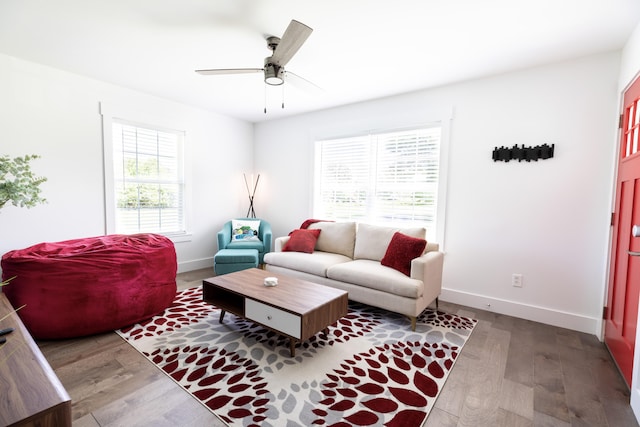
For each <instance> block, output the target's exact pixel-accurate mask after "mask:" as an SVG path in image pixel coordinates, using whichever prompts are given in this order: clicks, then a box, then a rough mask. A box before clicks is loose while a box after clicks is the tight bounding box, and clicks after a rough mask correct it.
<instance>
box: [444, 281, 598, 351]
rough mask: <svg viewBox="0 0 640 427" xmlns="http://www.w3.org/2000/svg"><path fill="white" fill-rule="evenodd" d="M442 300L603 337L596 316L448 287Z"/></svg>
mask: <svg viewBox="0 0 640 427" xmlns="http://www.w3.org/2000/svg"><path fill="white" fill-rule="evenodd" d="M440 300H441V301H447V302H451V303H454V304H460V305H465V306H467V307H473V308H478V309H481V310H486V311H493V312H496V313H500V314H506V315H508V316H513V317H518V318H521V319H527V320H532V321H534V322H539V323H544V324H547V325H552V326H558V327H561V328H567V329H571V330H574V331H579V332H584V333H587V334H592V335H595V336H596V337H598V339H600V340H601V339H602V338H601V331H600V328H601V326H600V325H601V322H602V321H601V319H598V318H594V317H588V316H583V315H580V314H575V313H568V312H564V311H559V310H553V309H550V308H546V307H538V306H534V305H528V304H522V303H520V302H514V301H507V300H503V299H499V298H492V297H487V296H484V295H479V294H473V293H470V292H462V291H457V290H453V289H447V288H442V293H441V294H440Z"/></svg>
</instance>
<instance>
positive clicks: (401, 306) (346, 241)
mask: <svg viewBox="0 0 640 427" xmlns="http://www.w3.org/2000/svg"><path fill="white" fill-rule="evenodd" d="M308 228H309V229H320V230H321V231H320V235H319V236H318V239H317V241H316V243H315V247H314V249H313V252H312V253H304V252H291V251H286V252H284V251H283V250H282V249H283V247H284V246H285V244H286V243H287V241H288V240H289V238H290V237H289V236H286V237H278V238H277V239H276V240H275V242H274V252H270V253H268V254H266V255H265V257H264V262H265V269H266V270H268V271H272V272H274V273H276V274H274V275H277V273H284V274H288V275H291V276H295V277H298V278H301V279H303V280H307V281H310V282H315V283H320V284H323V285H327V286H332V287H334V288H338V289H342V290H345V291H347V292H348V293H349V299H350V300H353V301H357V302H361V303H364V304H368V305H372V306H376V307H380V308H383V309H386V310H389V311H393V312H397V313H401V314H404V315H406V316H408V317H409V319H410V320H411V328H412V329H413V330H415V327H416V318H417V316H418V315H419V314H420V313H422V311H423V310H424V309H425V308H426V307H427V306H428V305H429V304H431V302H433V301H434V300H435V301H436V305H437V302H438V301H437V298H438V296H439V295H440V291H441V288H442V265H443V259H444V254H443V253H442V252H440V251H439V250H438V249H439V247H438V244H437V243H427V245H426V248H425V250H424V252H423V253H422V255H420V256H418V257H417V258H415V259H413V260H411V264H410V265H411V266H410V275H409V276H407V275H405V274H404V273H402V272H400V271H398V270H396V269H394V268H391V267H388V266H384V265H382V263H381V260H382V259H383V258H384V257H385V254H386V253H387V248H388V247H389V244H390V242H391V240H392V238H393V236H394V234H395V233H396V232H397V231H399V232H401V233H402V234H404V235H407V236H412V237H417V238H421V239H424V238H425V229H424V228H411V229H398V228H391V227H381V226H375V225H369V224H364V223H360V224H356V223H355V222H315V223H312V224H311V225H309V226H308ZM396 242H397V241H396ZM394 247H396V248H397V245H394ZM385 262H386V261H385Z"/></svg>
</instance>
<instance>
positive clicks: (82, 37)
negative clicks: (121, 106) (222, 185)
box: [0, 0, 640, 122]
mask: <svg viewBox="0 0 640 427" xmlns="http://www.w3.org/2000/svg"><path fill="white" fill-rule="evenodd" d="M291 19H296V20H298V21H300V22H303V23H305V24H306V25H308V26H310V27H311V28H313V30H314V31H313V33H312V34H311V36H310V37H309V39H308V40H307V42H306V43H305V44H304V45H303V46H302V48H301V49H300V50H299V51H298V53H297V54H296V56H294V58H293V59H292V60H291V61H290V62H289V64H287V66H286V69H287V70H288V71H291V72H293V73H295V74H297V75H300V76H302V77H304V78H305V79H307V80H310V81H312V82H313V83H315V84H316V85H317V86H319V87H321V88H322V90H321V91H318V90H313V89H310V88H309V87H305V86H299V85H294V84H292V82H290V83H285V85H283V86H282V87H266V85H265V84H264V83H263V81H262V76H261V74H241V75H225V76H201V75H198V74H196V73H195V72H194V70H195V69H201V68H243V67H249V68H254V67H255V68H260V67H262V65H263V64H262V62H263V60H264V58H265V57H267V56H269V55H270V54H271V52H270V51H269V50H268V49H267V47H266V42H265V36H266V35H276V36H282V33H283V32H284V30H285V29H286V27H287V25H288V24H289V22H290V21H291ZM639 21H640V1H638V0H606V1H605V0H483V1H479V0H399V1H389V0H384V1H379V0H324V1H319V0H318V1H311V0H108V1H107V0H56V1H52V0H0V52H1V53H5V54H8V55H11V56H15V57H18V58H23V59H26V60H29V61H34V62H37V63H41V64H45V65H48V66H51V67H55V68H59V69H63V70H67V71H70V72H73V73H77V74H81V75H85V76H88V77H92V78H95V79H99V80H103V81H107V82H111V83H115V84H117V85H120V86H124V87H129V88H132V89H136V90H139V91H142V92H146V93H149V94H154V95H157V96H160V97H164V98H168V99H172V100H175V101H179V102H183V103H186V104H190V105H194V106H197V107H201V108H206V109H209V110H212V111H216V112H220V113H223V114H226V115H229V116H233V117H237V118H240V119H243V120H248V121H251V122H259V121H263V120H272V119H275V118H280V117H284V116H286V115H291V114H298V113H301V112H307V111H312V110H318V109H322V108H327V107H332V106H337V105H342V104H348V103H353V102H358V101H363V100H368V99H374V98H380V97H384V96H388V95H393V94H397V93H403V92H409V91H413V90H416V89H423V88H429V87H433V86H439V85H443V84H447V83H452V82H456V81H461V80H467V79H472V78H476V77H482V76H487V75H492V74H497V73H502V72H506V71H511V70H517V69H522V68H526V67H531V66H536V65H541V64H546V63H551V62H556V61H561V60H565V59H573V58H577V57H581V56H585V55H590V54H594V53H599V52H605V51H611V50H616V49H620V48H622V47H623V46H624V43H625V41H626V40H627V39H628V37H629V36H630V34H631V32H632V31H633V29H634V27H635V25H636V24H637V23H638V22H639ZM283 87H284V101H285V108H284V109H282V108H281V102H282V98H283V92H282V88H283ZM265 103H266V106H267V114H264V112H263V109H264V107H265Z"/></svg>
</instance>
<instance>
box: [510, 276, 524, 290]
mask: <svg viewBox="0 0 640 427" xmlns="http://www.w3.org/2000/svg"><path fill="white" fill-rule="evenodd" d="M511 285H512V286H514V287H516V288H521V287H522V274H518V273H513V274H512V275H511Z"/></svg>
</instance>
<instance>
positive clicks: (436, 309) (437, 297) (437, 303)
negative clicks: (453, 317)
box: [436, 297, 438, 310]
mask: <svg viewBox="0 0 640 427" xmlns="http://www.w3.org/2000/svg"><path fill="white" fill-rule="evenodd" d="M437 309H438V297H436V310H437Z"/></svg>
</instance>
